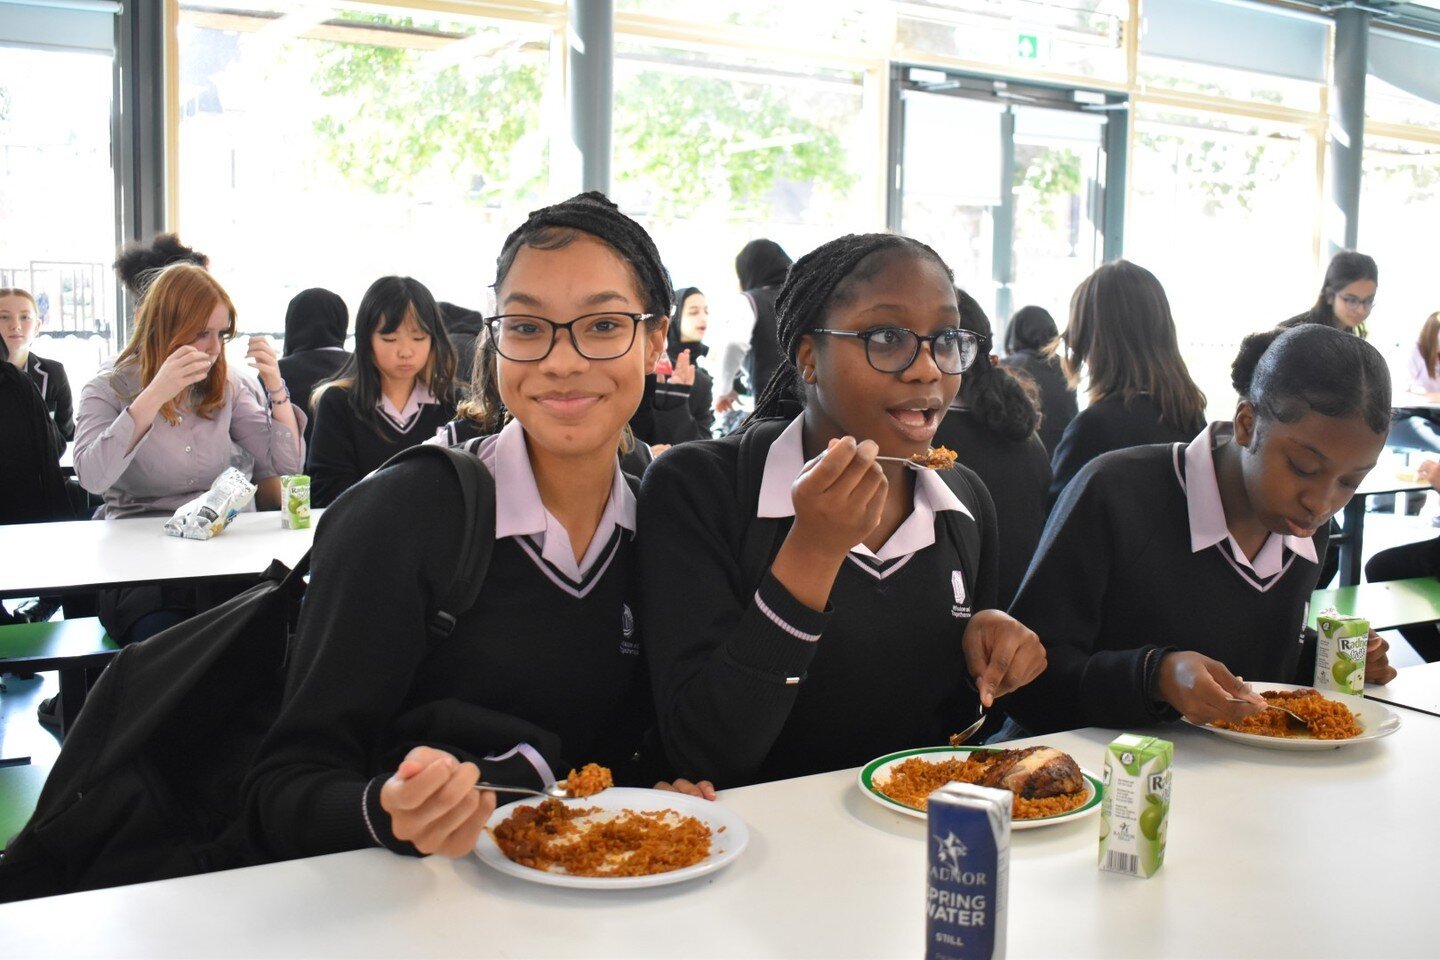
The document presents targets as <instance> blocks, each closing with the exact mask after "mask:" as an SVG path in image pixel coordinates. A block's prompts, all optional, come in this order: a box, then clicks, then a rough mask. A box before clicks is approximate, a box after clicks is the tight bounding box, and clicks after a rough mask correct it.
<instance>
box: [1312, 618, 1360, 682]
mask: <svg viewBox="0 0 1440 960" xmlns="http://www.w3.org/2000/svg"><path fill="white" fill-rule="evenodd" d="M1315 626H1316V627H1318V628H1319V630H1318V632H1319V634H1320V646H1319V649H1318V650H1317V651H1316V653H1315V689H1317V690H1334V691H1335V692H1336V693H1346V694H1349V695H1350V696H1352V697H1359V696H1364V694H1365V648H1366V647H1367V646H1368V645H1369V642H1370V621H1369V620H1366V619H1364V618H1363V617H1351V616H1346V615H1345V614H1341V613H1336V612H1335V611H1334V610H1325V611H1322V612H1321V614H1320V615H1319V616H1318V617H1316V618H1315Z"/></svg>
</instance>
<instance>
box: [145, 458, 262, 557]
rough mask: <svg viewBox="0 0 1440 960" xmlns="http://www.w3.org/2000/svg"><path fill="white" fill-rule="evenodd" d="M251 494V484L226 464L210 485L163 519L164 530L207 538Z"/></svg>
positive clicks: (174, 534) (225, 524)
mask: <svg viewBox="0 0 1440 960" xmlns="http://www.w3.org/2000/svg"><path fill="white" fill-rule="evenodd" d="M254 496H255V484H253V483H251V482H250V481H249V480H247V479H246V478H245V474H243V473H241V472H240V471H239V470H236V469H235V468H234V467H230V468H229V469H227V470H226V471H225V472H224V473H222V474H220V476H218V477H216V478H215V482H214V483H212V484H210V489H209V490H207V491H206V492H205V493H203V494H201V495H200V496H198V497H196V498H195V499H194V500H191V501H190V502H189V503H187V504H185V505H184V506H183V507H181V508H180V509H179V510H176V511H175V515H174V516H173V517H171V518H170V519H169V520H166V521H165V532H166V533H168V534H170V536H172V537H184V538H185V539H187V540H209V539H210V538H211V537H213V536H215V535H216V534H218V533H220V532H221V531H222V530H224V529H225V528H226V527H228V526H229V525H230V521H231V520H234V519H235V514H237V513H239V512H240V511H241V510H244V509H245V507H246V506H248V505H249V503H250V501H251V500H252V499H253V498H254Z"/></svg>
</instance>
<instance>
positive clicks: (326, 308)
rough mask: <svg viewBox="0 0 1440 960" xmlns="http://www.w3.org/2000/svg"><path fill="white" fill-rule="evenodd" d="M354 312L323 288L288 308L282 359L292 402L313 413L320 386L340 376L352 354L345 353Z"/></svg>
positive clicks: (292, 300)
mask: <svg viewBox="0 0 1440 960" xmlns="http://www.w3.org/2000/svg"><path fill="white" fill-rule="evenodd" d="M349 326H350V311H349V310H347V309H346V307H345V301H344V300H342V299H341V298H340V295H339V294H338V293H333V292H331V291H329V290H326V289H324V288H322V287H311V288H310V289H308V290H301V291H300V292H299V293H297V294H295V296H293V297H291V298H290V305H289V306H288V307H286V308H285V352H284V354H283V355H282V356H281V357H280V375H281V376H282V377H284V378H285V384H286V386H288V387H289V388H290V402H291V403H293V404H295V406H297V407H299V408H300V409H301V410H304V411H305V412H306V413H310V412H311V408H310V395H311V393H313V392H314V390H315V386H316V384H319V383H322V382H323V381H326V380H329V379H331V378H332V377H335V376H336V375H338V374H339V373H340V370H341V369H342V368H343V367H344V366H345V363H346V361H348V360H349V359H350V351H349V350H346V349H345V331H346V330H347V329H348V328H349ZM312 427H313V423H309V424H306V427H305V442H306V443H307V444H308V443H309V442H310V431H311V429H312Z"/></svg>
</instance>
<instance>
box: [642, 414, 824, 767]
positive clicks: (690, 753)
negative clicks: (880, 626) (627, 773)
mask: <svg viewBox="0 0 1440 960" xmlns="http://www.w3.org/2000/svg"><path fill="white" fill-rule="evenodd" d="M737 451H738V447H737V445H735V444H724V443H721V442H709V443H696V444H685V445H683V446H680V447H676V448H675V449H674V450H670V451H668V452H667V453H666V454H665V455H664V456H661V457H658V458H656V460H655V462H654V463H652V464H651V465H650V468H649V469H648V470H647V471H646V473H645V477H644V480H643V482H642V484H641V488H640V499H639V516H638V521H637V527H638V530H639V532H638V535H637V551H636V552H637V554H638V555H639V558H640V597H641V613H640V621H641V626H642V629H643V633H644V636H645V651H646V657H647V662H648V665H649V668H650V672H651V679H652V683H653V686H654V692H655V703H656V712H657V714H658V720H659V728H660V736H661V740H662V742H663V744H664V746H665V750H666V753H667V755H668V756H669V759H670V762H671V763H672V764H673V765H674V766H675V768H676V772H677V773H678V774H679V775H680V776H683V777H688V778H690V779H692V780H698V779H701V778H704V779H708V780H711V781H714V782H715V784H716V785H717V786H725V785H727V784H734V783H739V782H744V781H746V780H748V779H750V778H752V777H753V775H754V774H755V772H756V771H757V770H758V769H759V767H760V765H761V763H763V762H764V760H765V757H766V756H767V754H768V753H769V752H770V748H771V747H772V746H773V744H774V743H775V740H776V738H777V737H778V736H779V734H780V731H781V729H782V728H783V727H784V725H785V722H786V720H787V719H788V718H789V715H790V710H791V708H792V707H793V706H794V704H795V699H796V697H797V696H798V694H799V685H800V683H801V682H803V680H804V677H805V672H806V670H807V668H808V667H809V664H810V661H811V660H812V659H813V657H814V656H815V650H816V643H817V641H819V638H820V634H821V633H822V632H823V630H824V628H825V625H826V623H827V622H828V620H829V611H828V610H827V611H826V612H824V613H820V612H816V611H815V610H812V609H810V608H809V607H806V606H805V605H804V604H802V603H800V602H799V601H798V600H796V599H795V598H794V597H793V596H791V594H790V592H789V591H788V590H786V589H785V588H784V587H783V586H782V585H781V584H780V582H779V581H777V580H776V579H775V578H774V577H773V576H771V575H770V574H769V573H768V572H767V573H766V574H765V575H764V577H763V579H762V582H761V583H760V585H759V588H758V589H757V588H756V586H755V585H754V584H752V583H747V582H746V575H745V572H744V570H743V569H742V562H741V542H742V538H743V536H744V530H745V527H746V526H748V524H749V523H750V522H751V520H752V518H750V517H748V516H744V515H742V508H741V506H740V505H739V503H738V496H737V493H736V489H735V475H734V470H735V464H734V457H735V455H736V453H737ZM727 461H728V462H727ZM679 597H684V598H685V601H684V603H676V602H675V601H676V598H679Z"/></svg>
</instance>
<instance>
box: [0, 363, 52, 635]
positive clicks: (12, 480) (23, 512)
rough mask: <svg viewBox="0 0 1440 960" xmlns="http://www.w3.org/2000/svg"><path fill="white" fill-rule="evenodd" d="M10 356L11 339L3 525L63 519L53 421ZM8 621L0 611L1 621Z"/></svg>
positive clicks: (0, 507)
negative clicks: (4, 619) (11, 361)
mask: <svg viewBox="0 0 1440 960" xmlns="http://www.w3.org/2000/svg"><path fill="white" fill-rule="evenodd" d="M9 357H10V353H9V343H8V338H5V337H0V524H7V523H39V522H43V521H46V520H61V519H64V518H65V514H66V512H67V509H68V503H67V501H66V498H65V483H64V479H63V478H62V476H61V474H60V467H59V464H58V461H59V459H60V455H59V454H58V453H57V452H56V447H55V443H56V437H55V429H54V421H52V420H51V419H50V417H49V414H48V413H47V411H46V410H45V404H44V401H42V400H41V398H40V394H38V393H37V392H35V387H34V385H33V384H32V383H31V382H30V378H29V377H27V376H26V375H25V373H24V371H22V370H20V369H19V368H18V367H17V366H15V365H14V364H12V363H10V362H9ZM7 561H8V562H12V563H14V562H23V561H22V560H21V558H16V557H10V558H7ZM50 612H51V613H53V612H54V611H53V609H52V610H51V611H50ZM6 616H7V614H6V613H5V608H4V607H3V606H0V620H3V618H4V617H6ZM18 619H22V620H28V619H30V618H29V616H28V615H27V616H24V617H19V618H18Z"/></svg>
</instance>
